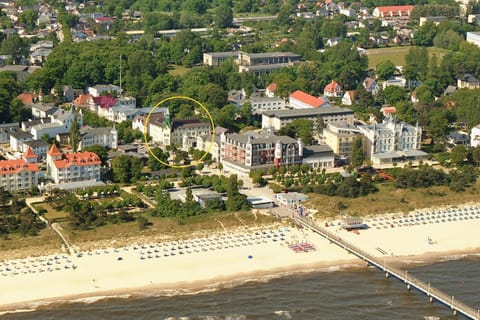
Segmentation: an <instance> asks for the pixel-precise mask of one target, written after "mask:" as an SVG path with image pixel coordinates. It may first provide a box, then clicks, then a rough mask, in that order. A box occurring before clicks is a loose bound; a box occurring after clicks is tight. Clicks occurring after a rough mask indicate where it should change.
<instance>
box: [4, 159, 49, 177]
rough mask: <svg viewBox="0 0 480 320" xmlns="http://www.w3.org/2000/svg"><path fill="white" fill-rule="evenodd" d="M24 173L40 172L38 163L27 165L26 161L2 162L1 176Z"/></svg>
mask: <svg viewBox="0 0 480 320" xmlns="http://www.w3.org/2000/svg"><path fill="white" fill-rule="evenodd" d="M22 171H31V172H33V171H40V169H39V168H38V165H37V164H36V163H26V162H25V160H23V159H19V160H0V174H16V173H20V172H22Z"/></svg>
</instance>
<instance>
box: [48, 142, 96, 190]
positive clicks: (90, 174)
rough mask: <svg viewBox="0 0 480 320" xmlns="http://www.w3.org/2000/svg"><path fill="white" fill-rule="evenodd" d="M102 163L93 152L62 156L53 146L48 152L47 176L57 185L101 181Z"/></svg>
mask: <svg viewBox="0 0 480 320" xmlns="http://www.w3.org/2000/svg"><path fill="white" fill-rule="evenodd" d="M101 166H102V161H101V160H100V157H99V156H98V155H97V154H96V153H93V152H72V153H68V154H62V153H61V152H60V151H58V148H57V147H56V146H55V145H53V146H52V147H51V148H50V150H49V151H48V152H47V175H49V176H50V177H51V178H52V179H53V181H54V182H55V183H65V182H75V181H87V180H95V181H99V180H100V170H101Z"/></svg>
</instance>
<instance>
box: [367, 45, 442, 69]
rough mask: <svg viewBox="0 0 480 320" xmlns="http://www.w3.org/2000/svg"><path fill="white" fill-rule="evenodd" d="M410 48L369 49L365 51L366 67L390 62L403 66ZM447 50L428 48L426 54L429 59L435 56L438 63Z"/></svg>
mask: <svg viewBox="0 0 480 320" xmlns="http://www.w3.org/2000/svg"><path fill="white" fill-rule="evenodd" d="M410 48H411V46H405V47H389V48H378V49H369V50H367V56H368V67H369V68H375V67H376V66H377V65H378V64H379V63H380V62H383V61H387V60H390V61H391V62H393V63H394V64H395V65H396V66H403V65H405V56H406V55H407V54H408V50H410ZM447 52H448V50H446V49H442V48H436V47H429V48H428V53H429V56H430V57H431V56H432V55H434V54H436V55H437V59H438V62H440V61H441V60H442V57H443V56H444V55H445V53H447Z"/></svg>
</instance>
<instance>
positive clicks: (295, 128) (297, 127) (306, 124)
mask: <svg viewBox="0 0 480 320" xmlns="http://www.w3.org/2000/svg"><path fill="white" fill-rule="evenodd" d="M278 134H279V135H286V136H289V137H292V138H295V139H298V138H300V139H302V141H303V142H304V143H305V144H306V145H310V144H311V143H312V140H313V121H312V120H304V119H297V120H293V121H292V122H290V123H288V124H287V125H286V126H285V127H283V128H281V129H280V130H279V131H278Z"/></svg>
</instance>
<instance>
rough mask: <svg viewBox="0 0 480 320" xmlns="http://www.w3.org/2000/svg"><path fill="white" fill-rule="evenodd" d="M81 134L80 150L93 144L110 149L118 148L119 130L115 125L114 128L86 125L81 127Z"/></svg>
mask: <svg viewBox="0 0 480 320" xmlns="http://www.w3.org/2000/svg"><path fill="white" fill-rule="evenodd" d="M80 136H81V139H80V143H79V145H78V149H79V150H84V149H85V148H86V147H89V146H93V145H100V146H102V147H106V148H108V149H116V148H117V146H118V131H117V129H116V128H115V126H113V127H112V128H110V127H97V128H92V127H89V126H85V127H82V128H81V129H80Z"/></svg>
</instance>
